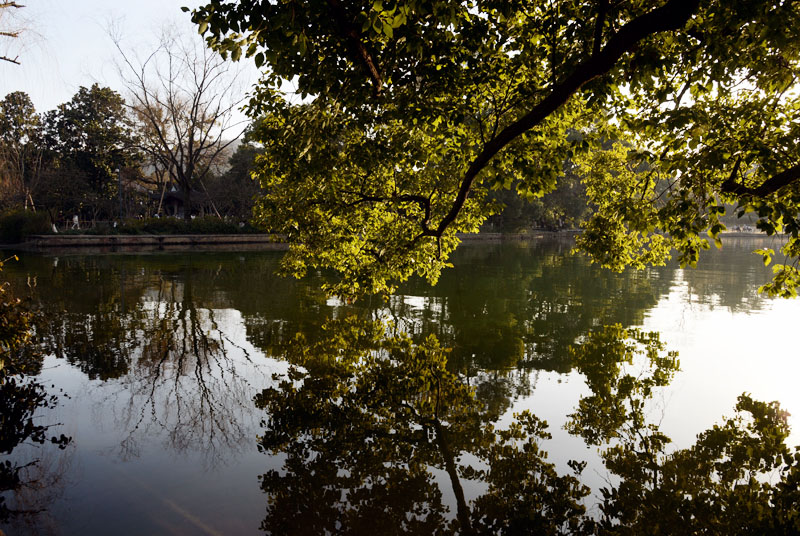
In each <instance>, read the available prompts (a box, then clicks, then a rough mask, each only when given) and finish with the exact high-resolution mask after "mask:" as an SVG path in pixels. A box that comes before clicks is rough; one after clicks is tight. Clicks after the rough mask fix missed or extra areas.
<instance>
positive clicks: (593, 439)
mask: <svg viewBox="0 0 800 536" xmlns="http://www.w3.org/2000/svg"><path fill="white" fill-rule="evenodd" d="M747 247H749V246H747ZM569 248H570V245H569V244H566V243H533V244H526V245H519V246H509V245H482V246H473V247H466V248H463V249H462V250H460V252H459V257H458V258H457V259H456V261H457V264H458V268H457V269H455V270H452V271H450V272H447V273H445V274H444V275H443V276H442V279H441V281H440V284H439V285H438V286H437V287H434V288H430V287H427V286H425V285H423V284H420V283H417V282H410V283H408V284H407V285H405V286H404V287H403V288H402V289H401V292H400V293H399V294H398V295H397V296H395V297H393V298H391V299H389V300H388V301H383V300H377V299H376V300H373V301H367V302H363V303H356V304H344V303H341V302H338V301H336V300H329V299H328V297H327V296H325V295H324V294H322V293H321V292H320V291H319V286H318V284H317V281H316V280H315V279H314V277H313V276H312V277H311V278H310V279H309V280H304V281H292V280H285V279H280V278H277V277H275V276H274V275H273V273H274V270H275V268H276V267H277V263H278V261H279V258H280V255H279V254H276V253H271V252H267V253H248V254H246V255H243V254H221V253H211V254H195V255H140V256H95V257H92V256H88V257H81V256H68V257H60V258H58V259H56V258H53V257H44V256H42V257H37V256H29V257H23V260H22V262H21V263H19V265H17V266H15V267H13V270H11V271H9V276H10V279H11V280H12V282H13V284H14V285H15V287H16V288H18V289H23V288H27V284H28V281H31V282H32V283H31V284H33V282H35V283H36V287H35V299H36V300H38V307H39V308H40V309H41V310H42V311H43V313H44V314H43V316H42V317H41V318H40V319H39V320H38V321H37V322H36V324H35V331H36V347H37V348H38V349H39V350H40V351H41V352H42V353H44V354H46V355H49V356H54V358H53V361H54V362H56V363H62V364H63V363H69V367H67V366H66V365H64V366H63V369H65V370H66V372H65V371H64V370H62V371H61V372H62V373H64V375H68V374H73V375H74V377H79V378H81V381H82V382H83V383H80V382H76V383H74V384H72V385H77V387H76V388H75V389H73V391H72V392H73V394H74V395H75V396H74V399H73V400H71V401H70V402H69V403H70V404H71V405H70V408H71V409H70V411H72V410H73V409H74V408H77V411H76V414H79V415H78V416H73V415H68V418H70V419H75V421H76V422H79V425H76V427H77V429H78V430H79V431H81V432H82V433H80V434H76V435H75V440H76V449H77V450H78V452H79V453H81V455H82V456H83V457H82V458H81V460H82V462H83V463H84V464H85V466H84V467H88V471H86V472H88V473H91V474H92V475H93V478H94V480H92V479H91V478H87V484H86V485H84V487H83V488H81V489H80V492H78V491H75V492H73V493H72V496H71V497H68V499H72V500H73V502H71V503H70V502H69V500H67V501H66V502H65V504H66V505H67V506H62V507H61V509H60V510H59V512H60V515H62V516H63V517H60V518H59V523H60V525H61V526H62V527H63V531H64V532H65V533H70V532H83V533H87V534H90V533H93V532H94V533H102V532H103V530H102V529H103V528H104V527H105V528H107V526H108V525H107V524H105V525H104V524H102V523H101V522H100V521H96V523H97V525H93V526H94V527H95V529H94V530H92V529H84V525H83V524H82V523H86V522H85V518H86V512H87V508H90V507H88V506H76V503H75V501H76V500H79V499H76V498H75V497H78V496H79V495H80V494H81V493H82V494H84V495H87V494H90V493H92V492H95V493H96V495H94V496H92V499H91V500H92V501H95V502H96V504H92V506H91V509H92V510H99V509H103V510H108V511H109V512H110V513H109V514H108V521H107V522H113V523H114V524H115V525H118V528H119V530H120V531H121V532H120V533H123V532H124V531H123V528H122V527H129V529H128V530H129V531H130V533H133V534H136V533H148V532H154V531H158V530H162V529H163V527H165V526H169V527H172V529H174V531H175V532H177V533H187V534H188V533H193V530H196V529H197V527H198V526H204V527H209V530H212V531H213V530H217V531H220V532H222V533H246V532H248V531H252V530H255V529H256V528H257V527H258V525H259V521H260V522H261V529H262V531H265V532H268V533H274V534H281V533H285V534H303V533H307V534H318V533H324V532H325V531H328V532H330V533H337V534H338V533H343V534H346V533H350V534H361V533H364V532H368V531H369V532H375V531H382V532H386V533H389V534H393V533H407V534H429V533H442V534H453V533H475V534H482V533H485V534H497V533H508V534H520V533H528V532H541V533H545V534H546V533H554V534H557V533H631V534H638V533H647V532H648V530H650V528H652V526H651V525H648V524H647V523H648V521H647V520H648V519H650V520H655V521H657V522H659V523H663V527H670V530H666V529H664V530H662V531H661V532H687V531H688V532H692V531H696V532H702V531H704V530H706V531H708V530H711V529H710V528H708V527H713V529H714V530H718V531H719V532H721V533H736V532H741V531H744V529H745V528H747V529H748V530H749V529H753V530H756V529H757V530H768V529H770V527H772V528H776V527H777V528H783V529H786V528H787V527H791V525H790V524H789V523H790V518H789V517H786V518H780V517H779V516H781V515H784V516H790V515H795V513H794V512H795V511H794V510H792V508H793V507H792V506H791V505H794V504H796V502H797V500H796V499H798V498H799V497H798V496H797V494H798V492H797V480H798V471H797V465H798V462H797V459H796V458H793V457H791V455H790V453H788V452H787V451H785V447H783V443H784V442H785V438H786V433H788V427H787V426H786V423H785V415H784V414H783V413H782V412H781V411H780V408H779V407H777V406H775V405H770V404H761V403H759V402H755V401H752V400H751V399H749V398H746V397H745V398H742V399H741V401H740V407H739V409H740V410H741V411H740V415H741V416H740V417H736V418H734V419H732V420H731V421H723V423H722V424H721V425H720V426H719V427H718V428H715V429H713V430H710V431H708V432H707V433H706V434H705V435H703V436H702V437H701V438H700V439H699V440H698V442H697V443H696V444H694V445H693V446H691V447H689V448H683V449H681V450H677V449H676V448H675V447H673V446H672V445H671V444H670V443H669V441H668V438H667V436H666V434H664V433H663V432H662V431H661V429H660V428H659V427H658V426H656V424H655V422H654V421H653V420H652V418H651V417H650V415H651V413H652V412H651V411H650V410H651V409H652V406H653V403H654V398H653V396H654V394H655V393H657V392H659V391H660V390H661V389H662V388H663V387H664V386H665V385H666V384H667V383H669V381H670V380H671V379H672V377H673V376H674V374H675V373H676V370H677V367H678V362H677V359H676V356H674V355H671V354H670V353H669V352H668V350H667V348H666V347H665V346H664V344H663V343H662V342H661V341H660V340H659V338H658V337H657V336H656V335H654V334H648V333H643V332H640V331H637V330H635V329H631V328H628V327H627V326H635V325H642V324H643V323H644V321H645V318H646V317H647V315H648V314H649V311H652V310H653V308H654V307H655V306H656V304H658V303H662V302H663V300H664V299H665V297H666V296H671V295H672V294H674V292H673V291H674V288H675V285H676V282H680V284H681V285H683V286H684V287H685V288H686V289H687V291H686V293H687V294H688V295H689V296H690V299H691V300H693V302H694V303H703V304H713V305H716V306H718V307H719V306H722V307H725V308H728V309H730V310H731V311H736V310H740V309H745V308H746V310H748V311H752V310H757V309H758V308H760V307H762V306H763V304H764V302H763V301H762V300H761V298H759V297H758V296H757V294H756V288H757V286H758V284H759V283H760V282H761V280H762V278H763V277H764V273H763V272H760V271H759V269H757V268H756V269H752V268H747V269H746V270H742V267H741V259H740V257H742V256H745V255H747V250H746V249H745V250H728V251H723V252H718V253H717V254H715V256H710V257H709V261H708V262H707V264H706V270H698V271H692V270H687V271H678V270H677V268H676V267H665V268H659V269H653V270H649V271H647V272H626V273H624V274H622V275H615V274H611V273H608V272H606V271H603V270H600V269H596V270H595V269H594V268H592V267H589V266H587V264H586V262H585V260H583V259H581V258H579V257H574V256H568V255H566V253H567V252H568V250H569ZM756 262H757V259H756ZM606 325H608V326H609V327H603V326H606ZM39 363H40V361H39ZM78 371H79V372H78ZM274 371H279V373H278V374H277V376H275V378H274V379H272V372H274ZM540 374H541V376H542V377H545V376H547V377H558V378H559V380H558V381H561V380H560V378H562V377H563V378H578V380H577V381H574V380H573V385H566V384H565V385H563V386H560V387H563V390H562V391H563V392H569V393H571V394H574V395H575V399H574V400H573V402H574V404H572V406H574V407H570V408H569V409H568V410H567V411H563V412H562V413H561V415H562V416H563V415H565V414H567V413H571V415H570V416H569V422H568V423H567V427H568V429H569V431H570V432H571V433H573V434H574V435H575V436H576V437H580V438H581V440H583V441H585V442H586V443H587V444H588V445H592V446H593V448H598V449H600V451H601V455H600V456H599V460H600V461H599V462H598V463H599V464H601V465H599V466H597V467H595V466H593V465H589V466H588V468H586V467H587V466H585V462H586V461H587V459H588V458H591V456H588V458H587V459H584V458H580V456H575V457H576V458H578V459H576V460H574V461H572V462H571V465H570V469H567V468H565V465H564V464H562V463H560V462H557V461H556V460H555V458H556V457H558V455H559V453H558V449H559V446H558V445H555V446H553V445H552V444H551V443H550V442H549V441H548V440H547V438H548V437H549V435H550V434H551V433H552V434H554V435H558V434H559V433H561V432H562V431H561V430H560V424H559V425H558V426H556V427H555V429H552V428H551V429H548V428H547V425H546V423H545V422H544V421H543V419H541V415H542V413H541V412H540V409H546V408H536V407H534V408H533V411H530V412H527V413H520V414H519V415H518V416H517V417H516V418H515V419H514V420H513V424H512V425H511V426H510V427H509V426H508V423H509V422H511V418H510V413H511V412H512V408H513V407H518V406H519V405H520V401H523V402H524V401H525V400H528V399H530V398H531V395H532V394H534V392H535V391H536V388H537V384H536V381H537V380H536V379H537V377H539V376H538V375H540ZM566 381H567V380H565V382H566ZM55 383H56V385H61V384H58V383H57V382H55ZM575 384H579V386H578V389H576V386H575ZM584 386H585V387H586V390H581V389H582V388H583V387H584ZM589 390H591V392H589ZM578 392H580V395H581V396H580V398H579V397H578V394H577V393H578ZM254 397H255V404H254V403H253V400H254ZM555 402H556V401H552V404H555ZM730 402H731V403H733V400H731V401H730ZM550 404H551V401H548V402H547V404H546V405H550ZM523 405H524V404H523ZM86 408H89V409H86ZM45 409H49V410H53V408H45ZM53 411H55V410H53ZM4 414H5V412H4ZM536 414H539V416H538V417H537V415H536ZM87 415H88V417H87ZM81 419H82V420H81ZM737 419H738V420H737ZM262 420H263V423H262V424H259V423H260V422H261V421H262ZM86 421H89V423H88V424H87V422H86ZM94 421H97V422H96V423H95V422H94ZM50 422H55V421H50ZM656 422H657V421H656ZM67 424H69V422H67ZM4 427H5V424H4ZM256 436H258V437H256ZM256 444H257V445H258V446H259V447H260V448H261V450H262V452H263V453H265V454H269V456H266V455H265V454H261V455H259V454H258V453H256V452H253V451H255V446H256ZM109 445H112V446H113V447H112V448H109ZM111 450H113V456H110V458H113V461H112V462H108V463H106V462H102V461H98V460H100V459H101V458H102V457H105V456H106V455H107V454H108V453H109V451H111ZM548 450H549V451H550V452H549V454H550V457H548V456H547V454H548V452H547V451H548ZM16 452H19V451H18V450H17V451H16ZM119 462H125V463H121V464H119ZM198 462H202V463H198ZM589 462H590V463H594V461H593V460H591V459H590V460H589ZM781 462H782V463H784V464H785V465H781ZM20 463H24V461H23V462H20ZM93 464H97V467H98V469H97V470H96V471H95V470H94V467H93ZM111 464H118V465H115V466H114V471H119V472H120V473H122V474H126V473H125V471H128V472H129V473H136V474H135V476H136V479H137V482H141V486H139V487H136V490H139V491H135V490H134V491H130V492H129V493H131V494H133V495H135V498H129V499H128V501H129V502H127V503H126V502H125V501H123V500H122V499H121V498H119V497H118V495H120V494H122V493H124V492H123V491H122V488H126V487H134V486H130V483H131V482H133V479H132V478H131V477H130V476H122V477H120V478H119V479H118V480H117V481H116V484H114V485H113V486H112V485H110V484H109V485H108V487H107V488H104V486H105V485H106V482H107V480H108V479H109V473H108V468H109V465H111ZM59 465H60V466H61V467H65V469H64V470H63V471H64V472H70V471H73V470H72V469H70V468H69V464H68V463H66V462H63V463H62V462H59V463H54V464H50V466H52V467H55V466H59ZM128 468H130V469H128ZM92 471H94V472H92ZM589 471H592V472H597V471H603V472H605V473H607V474H608V475H609V483H608V485H607V486H606V488H605V490H602V489H600V487H595V489H594V490H593V493H590V491H589V489H588V488H587V487H586V482H587V481H588V480H591V479H587V478H586V474H585V473H586V472H589ZM770 471H772V472H773V473H775V475H777V476H775V475H773V479H772V480H771V481H769V482H770V483H769V485H766V484H765V485H763V486H762V485H761V483H764V482H765V480H763V479H762V478H761V475H765V474H768V473H770ZM781 471H783V472H781ZM70 474H73V473H70ZM78 474H80V472H79V471H78ZM176 475H179V476H176ZM209 475H213V476H209ZM257 475H261V479H260V480H259V481H257V480H256V476H257ZM750 475H753V476H755V477H756V478H755V480H753V481H752V482H751V481H750V479H749V476H750ZM181 479H182V480H181ZM792 479H794V480H792ZM595 480H596V479H595ZM164 482H167V483H168V484H169V485H171V486H172V487H171V488H169V489H171V490H172V491H171V492H165V494H167V495H168V496H167V497H166V498H164V499H163V500H162V499H160V498H158V497H156V494H155V492H154V491H153V490H157V489H163V488H164ZM137 485H138V484H137ZM259 485H260V488H261V490H259V489H258V486H259ZM737 486H738V487H737ZM601 487H602V486H601ZM103 489H107V490H109V491H111V492H110V493H105V494H103V493H102V492H101V491H96V490H103ZM143 490H144V491H143ZM737 490H738V491H737ZM262 493H266V496H267V497H268V499H267V501H265V500H264V496H263V494H262ZM101 495H102V496H101ZM740 495H742V496H740ZM184 496H190V497H191V498H185V500H184ZM208 496H213V497H214V499H213V500H212V499H209V498H207V497H208ZM201 497H202V498H201ZM642 498H645V501H646V503H647V504H644V503H643V502H642ZM248 501H249V502H248ZM265 502H266V514H264V503H265ZM162 503H163V504H162ZM167 503H169V504H170V505H171V506H170V507H169V511H168V512H166V513H165V511H164V510H160V508H162V509H163V505H164V504H167ZM125 504H132V505H135V506H137V507H138V508H139V510H138V511H137V510H136V509H135V508H128V507H127V506H126V507H124V508H123V507H122V506H119V505H125ZM247 504H254V505H255V506H253V507H252V509H250V510H248V509H247V508H246V505H247ZM662 504H663V505H666V506H665V508H666V509H668V510H669V512H662V513H659V512H658V511H657V510H658V509H659V505H662ZM115 505H117V506H116V508H115ZM242 505H245V506H242ZM781 505H782V506H781ZM173 506H174V508H173ZM212 506H213V507H212ZM219 508H224V509H225V511H227V512H229V513H228V514H225V515H222V514H220V515H217V514H215V513H214V512H216V511H218V510H217V509H219ZM731 509H736V511H737V512H747V513H748V514H747V516H745V514H744V513H743V514H742V515H741V516H739V517H736V516H732V515H730V512H731V511H732V510H731ZM143 513H144V514H146V515H143ZM184 513H185V515H184ZM668 513H669V515H667V514H668ZM177 515H180V516H182V517H181V518H173V517H169V516H177ZM69 516H72V517H71V518H70V517H69ZM125 516H127V517H125ZM248 516H249V517H248ZM659 516H661V517H659ZM670 516H671V517H670ZM704 516H705V518H704ZM73 518H82V519H81V520H80V521H78V520H75V519H73ZM93 519H94V518H93ZM119 519H126V520H127V521H126V523H118V520H119ZM703 519H705V521H704V520H703ZM791 519H796V518H791ZM187 520H188V521H187ZM237 522H238V523H239V524H238V525H237V524H236V523H237ZM792 522H793V521H792ZM703 523H708V527H706V526H705V525H703ZM726 523H727V525H726ZM737 523H738V524H737ZM748 523H749V524H748ZM682 524H683V525H682ZM653 526H654V525H653ZM686 527H693V528H690V529H686ZM684 529H685V530H684ZM770 530H771V529H770ZM776 530H777V529H776ZM787 530H788V529H787ZM784 532H786V530H784Z"/></svg>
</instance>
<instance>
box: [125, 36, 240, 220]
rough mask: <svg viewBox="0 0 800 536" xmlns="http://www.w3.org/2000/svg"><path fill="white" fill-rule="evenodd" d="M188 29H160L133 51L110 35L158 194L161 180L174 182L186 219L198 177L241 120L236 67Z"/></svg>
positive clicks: (217, 160)
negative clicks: (151, 44)
mask: <svg viewBox="0 0 800 536" xmlns="http://www.w3.org/2000/svg"><path fill="white" fill-rule="evenodd" d="M194 37H195V39H192V38H190V37H187V36H183V35H178V34H175V33H174V32H172V33H170V32H168V31H166V32H164V33H162V36H161V38H160V40H159V43H158V46H157V47H156V48H155V50H154V51H153V52H152V53H150V54H149V55H148V56H146V57H145V58H144V59H141V58H140V57H138V56H136V55H135V54H134V53H132V52H129V51H127V50H126V49H125V48H123V46H122V43H121V39H120V38H119V37H118V36H116V37H115V36H113V35H112V39H113V40H114V44H115V45H116V47H117V50H118V51H119V55H120V57H121V62H120V64H119V68H120V74H121V77H122V79H123V81H124V83H125V85H126V87H127V89H128V92H129V96H128V99H127V100H128V106H129V107H130V109H131V112H132V116H133V119H134V121H135V123H136V127H137V130H138V132H139V135H140V140H141V149H142V150H143V151H144V153H145V154H147V155H148V156H149V160H150V164H151V166H152V172H153V173H152V175H151V176H152V177H153V180H152V183H153V184H154V185H156V186H157V187H158V188H159V190H160V193H161V196H162V199H163V195H164V192H165V191H166V189H167V185H168V182H169V183H171V184H173V185H175V186H176V187H177V188H179V189H180V192H181V194H182V197H183V207H184V218H186V219H188V218H189V217H190V214H191V208H192V196H193V195H194V194H195V193H196V192H201V191H203V192H204V191H205V184H204V179H205V178H206V177H207V176H208V175H209V173H210V172H213V171H214V170H215V167H219V166H221V165H222V164H223V163H224V161H225V159H226V155H227V151H226V150H227V149H228V147H229V146H230V145H231V144H232V143H233V142H234V141H236V139H237V138H238V137H239V136H240V135H241V133H242V130H243V126H244V121H237V120H236V118H235V111H236V109H237V108H238V107H239V105H240V104H241V102H242V100H243V98H244V90H243V89H242V88H241V86H240V84H239V83H238V80H239V78H240V77H239V72H238V71H236V70H234V69H233V68H232V67H231V65H230V63H226V62H225V61H223V60H222V58H220V57H219V55H217V54H216V53H214V52H211V51H209V50H208V49H207V48H206V47H205V46H204V45H203V42H202V40H200V39H199V37H197V36H194ZM159 208H160V207H159Z"/></svg>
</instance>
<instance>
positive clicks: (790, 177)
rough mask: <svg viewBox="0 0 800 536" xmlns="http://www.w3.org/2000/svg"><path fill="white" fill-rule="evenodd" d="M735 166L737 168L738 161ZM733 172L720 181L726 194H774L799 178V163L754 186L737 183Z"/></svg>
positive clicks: (756, 195)
mask: <svg viewBox="0 0 800 536" xmlns="http://www.w3.org/2000/svg"><path fill="white" fill-rule="evenodd" d="M736 168H738V163H737V166H736ZM734 175H735V174H731V176H730V177H729V178H728V180H726V181H725V182H724V183H722V191H723V192H724V193H726V194H733V195H749V196H753V197H765V196H768V195H770V194H774V193H775V192H777V191H778V190H780V189H781V188H784V187H785V186H789V185H790V184H793V183H796V182H797V181H798V180H800V164H797V165H795V166H792V167H790V168H788V169H786V170H784V171H782V172H780V173H778V174H777V175H773V176H772V177H770V178H769V179H767V180H765V181H764V182H762V183H761V184H760V185H759V186H756V187H755V188H753V187H749V186H745V185H744V184H741V183H737V182H736V178H735V176H734Z"/></svg>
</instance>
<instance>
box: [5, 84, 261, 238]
mask: <svg viewBox="0 0 800 536" xmlns="http://www.w3.org/2000/svg"><path fill="white" fill-rule="evenodd" d="M230 141H235V140H230ZM151 142H152V136H149V133H148V130H147V124H146V121H145V120H144V119H143V118H142V114H141V113H138V111H137V108H135V107H134V106H129V105H128V104H127V103H126V102H125V100H124V99H123V98H122V96H121V95H120V94H119V93H117V92H115V91H113V90H112V89H109V88H107V87H101V86H99V85H98V84H94V85H93V86H91V87H89V88H86V87H81V88H80V89H79V90H78V92H77V93H76V94H75V95H74V96H73V97H72V99H70V101H69V102H66V103H64V104H61V105H59V106H58V107H57V108H56V109H55V110H51V111H48V112H45V113H38V112H37V111H36V109H35V108H34V105H33V103H32V102H31V99H30V97H29V96H28V95H27V94H26V93H24V92H21V91H18V92H13V93H10V94H8V95H6V96H5V97H4V98H3V99H2V100H0V208H1V209H2V210H3V211H4V212H7V211H13V210H27V211H32V212H44V213H46V214H47V216H48V217H49V221H50V222H52V223H59V222H62V223H63V222H64V221H67V220H68V221H71V220H72V218H73V217H74V216H75V215H77V216H78V217H79V219H80V220H81V221H82V222H97V221H111V220H119V219H125V218H137V217H142V218H146V217H153V216H156V215H160V216H163V215H167V214H168V207H167V203H165V198H167V197H169V194H170V193H172V194H174V195H173V196H174V197H176V198H177V199H178V201H179V202H180V203H179V204H180V206H179V208H180V209H181V210H180V212H179V213H178V214H177V215H181V216H184V217H186V218H189V217H190V216H191V215H193V214H199V213H204V212H211V213H214V214H216V215H219V216H220V217H228V218H235V219H241V220H247V219H249V216H250V212H251V207H252V198H253V196H254V195H255V194H256V193H257V191H258V187H257V185H256V184H255V183H254V182H253V181H252V180H251V178H250V168H251V166H252V163H253V161H254V159H255V156H256V154H257V153H258V152H259V149H258V148H257V147H256V146H254V145H252V144H250V143H248V142H247V141H246V140H244V141H242V142H241V143H240V144H239V145H238V147H237V148H236V150H235V151H234V150H232V144H231V145H228V144H227V142H226V147H224V148H223V149H224V150H220V149H219V146H216V147H214V155H213V157H214V158H213V162H208V163H206V165H207V167H208V171H207V172H206V173H204V174H203V175H202V176H199V177H198V178H197V180H194V181H191V182H187V183H186V185H187V186H188V187H190V188H191V190H192V191H195V192H199V193H197V194H196V195H195V198H194V199H193V200H192V201H193V203H191V204H190V205H189V204H187V205H189V206H187V207H183V204H184V203H183V201H184V197H183V196H182V195H181V192H182V191H183V190H184V188H183V186H184V185H181V184H178V183H177V182H176V181H174V180H171V176H170V170H169V165H168V164H166V165H165V164H164V162H165V160H164V159H163V158H161V157H160V155H159V152H158V150H157V148H154V147H153V145H152V143H151ZM180 143H181V142H180V140H177V141H175V142H174V146H173V149H174V150H175V151H176V152H180V151H181V150H182V149H183V148H182V147H180ZM218 145H220V144H218ZM174 208H175V207H173V209H174ZM184 208H185V210H183V209H184Z"/></svg>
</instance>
